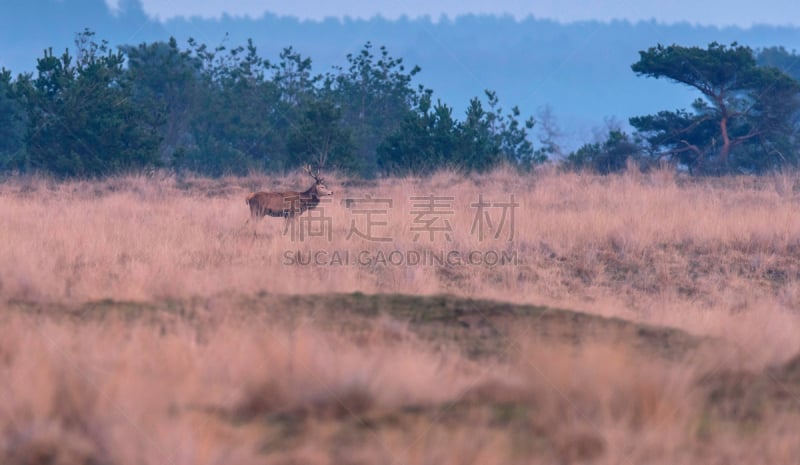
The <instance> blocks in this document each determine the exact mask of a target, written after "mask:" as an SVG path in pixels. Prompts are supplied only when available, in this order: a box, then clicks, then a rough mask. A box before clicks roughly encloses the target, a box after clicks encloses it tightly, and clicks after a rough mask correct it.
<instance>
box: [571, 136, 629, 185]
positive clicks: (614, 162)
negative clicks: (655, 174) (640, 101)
mask: <svg viewBox="0 0 800 465" xmlns="http://www.w3.org/2000/svg"><path fill="white" fill-rule="evenodd" d="M629 159H630V160H633V161H640V160H641V159H642V148H641V146H640V145H639V144H638V143H637V142H636V141H635V140H634V139H633V138H631V136H629V135H628V134H626V133H625V132H623V131H622V130H620V129H611V130H609V131H608V135H607V138H606V140H605V141H603V142H596V143H593V144H585V145H583V146H582V147H581V148H579V149H578V150H577V151H575V152H573V153H571V154H569V156H568V157H567V159H566V160H565V163H564V166H565V167H566V168H568V169H573V170H591V171H594V172H596V173H599V174H610V173H618V172H620V171H624V170H625V168H626V167H627V165H628V160H629Z"/></svg>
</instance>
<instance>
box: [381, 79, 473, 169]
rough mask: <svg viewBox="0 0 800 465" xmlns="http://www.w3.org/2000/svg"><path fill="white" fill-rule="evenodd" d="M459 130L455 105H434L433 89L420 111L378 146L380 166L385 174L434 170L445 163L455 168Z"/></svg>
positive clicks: (408, 118)
mask: <svg viewBox="0 0 800 465" xmlns="http://www.w3.org/2000/svg"><path fill="white" fill-rule="evenodd" d="M459 131H460V126H459V124H458V122H457V121H456V120H455V119H453V109H452V108H450V107H449V106H447V105H446V104H444V103H442V102H440V101H437V102H436V104H435V105H432V103H431V92H427V93H425V94H423V96H422V98H421V99H420V101H419V103H418V105H417V108H416V111H415V112H414V113H409V114H408V115H406V117H405V118H404V120H403V122H402V124H401V125H400V127H399V128H398V129H397V130H396V131H395V132H394V133H392V134H390V135H389V136H387V137H386V139H384V141H383V142H382V143H381V144H380V145H379V146H378V149H377V163H378V169H379V170H380V171H381V172H383V173H385V174H393V175H407V174H423V173H431V172H433V171H435V170H436V169H439V168H442V167H445V166H450V167H454V168H455V167H456V166H453V165H454V163H455V162H456V159H457V157H458V150H459Z"/></svg>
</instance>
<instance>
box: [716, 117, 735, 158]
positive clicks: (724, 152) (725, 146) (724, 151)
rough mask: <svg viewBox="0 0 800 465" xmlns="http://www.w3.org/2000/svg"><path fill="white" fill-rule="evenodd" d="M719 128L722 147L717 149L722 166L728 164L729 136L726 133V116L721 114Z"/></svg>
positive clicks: (729, 151) (730, 145) (730, 144)
mask: <svg viewBox="0 0 800 465" xmlns="http://www.w3.org/2000/svg"><path fill="white" fill-rule="evenodd" d="M719 129H720V132H721V133H722V148H721V149H720V151H719V159H720V161H721V162H722V165H723V166H728V156H729V155H730V153H731V147H732V145H733V144H732V143H731V138H730V136H729V135H728V116H727V115H723V116H722V119H720V122H719Z"/></svg>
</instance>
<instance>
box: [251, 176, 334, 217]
mask: <svg viewBox="0 0 800 465" xmlns="http://www.w3.org/2000/svg"><path fill="white" fill-rule="evenodd" d="M331 194H333V192H331V191H329V190H328V189H327V188H326V187H325V186H324V185H323V184H321V183H319V184H317V183H315V184H314V185H313V186H311V187H310V188H309V189H308V190H306V191H304V192H296V191H286V192H254V193H252V194H250V195H248V196H247V198H246V199H245V201H246V202H247V205H249V206H250V216H251V217H253V218H261V217H264V216H272V217H276V218H278V217H282V218H293V217H295V216H299V215H302V214H303V212H305V211H306V210H312V209H313V208H315V207H316V206H317V205H319V198H320V197H321V196H323V195H331Z"/></svg>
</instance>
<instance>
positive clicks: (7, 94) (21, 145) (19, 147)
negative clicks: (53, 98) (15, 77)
mask: <svg viewBox="0 0 800 465" xmlns="http://www.w3.org/2000/svg"><path fill="white" fill-rule="evenodd" d="M20 87H22V85H21V84H19V83H14V82H12V80H11V72H10V71H8V70H6V69H0V170H8V169H14V168H16V167H17V166H18V165H19V163H20V161H21V160H22V159H23V158H24V149H25V140H24V138H25V126H26V114H25V109H24V107H23V103H22V101H21V99H20V95H18V94H19V92H18V90H19V88H20Z"/></svg>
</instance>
